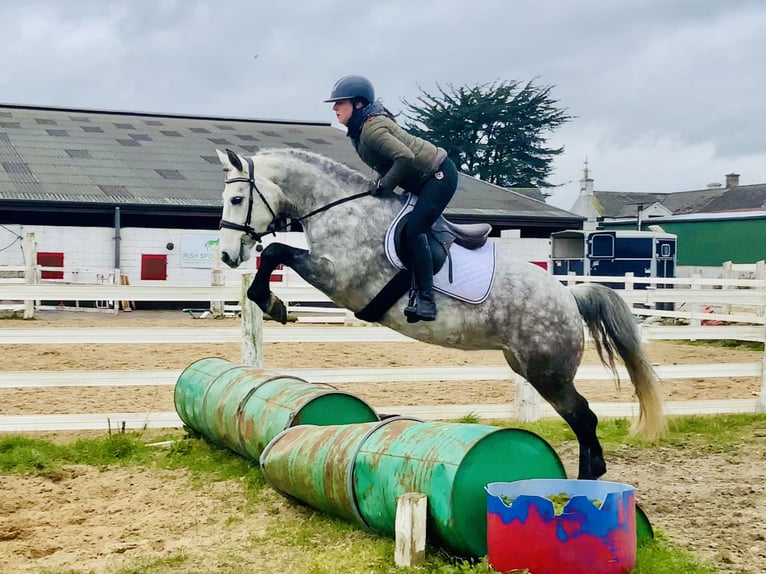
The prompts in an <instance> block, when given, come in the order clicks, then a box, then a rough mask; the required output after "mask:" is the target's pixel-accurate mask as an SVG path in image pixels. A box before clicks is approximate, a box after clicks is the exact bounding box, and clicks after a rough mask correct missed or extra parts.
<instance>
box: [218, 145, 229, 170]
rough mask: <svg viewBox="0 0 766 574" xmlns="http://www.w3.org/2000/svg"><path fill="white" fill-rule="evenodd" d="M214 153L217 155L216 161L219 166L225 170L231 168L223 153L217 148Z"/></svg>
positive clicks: (227, 158)
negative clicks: (219, 163) (218, 162)
mask: <svg viewBox="0 0 766 574" xmlns="http://www.w3.org/2000/svg"><path fill="white" fill-rule="evenodd" d="M215 153H216V154H217V155H218V161H220V162H221V165H222V166H223V167H225V168H227V167H231V162H230V161H229V157H228V156H227V155H226V154H225V153H223V152H222V151H221V150H219V149H218V148H215Z"/></svg>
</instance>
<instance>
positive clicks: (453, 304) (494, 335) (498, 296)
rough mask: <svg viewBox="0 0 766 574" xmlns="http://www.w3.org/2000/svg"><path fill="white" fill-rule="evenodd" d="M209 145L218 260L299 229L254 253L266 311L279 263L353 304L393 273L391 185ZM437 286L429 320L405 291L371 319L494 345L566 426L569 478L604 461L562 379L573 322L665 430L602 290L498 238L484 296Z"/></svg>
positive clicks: (329, 165)
mask: <svg viewBox="0 0 766 574" xmlns="http://www.w3.org/2000/svg"><path fill="white" fill-rule="evenodd" d="M216 151H217V152H218V156H219V158H220V161H221V163H222V165H223V166H224V170H225V171H226V172H227V174H226V182H225V187H224V190H223V216H222V221H221V231H220V250H221V259H222V260H223V262H224V263H226V264H227V265H229V266H230V267H237V266H238V265H240V264H241V263H242V262H243V261H246V260H247V259H248V258H249V257H250V254H251V249H252V247H253V246H254V245H255V244H256V243H257V242H260V240H261V238H262V237H263V236H265V235H266V234H268V233H269V232H271V231H273V230H274V222H275V221H277V220H279V219H280V218H291V219H292V220H300V222H301V224H302V226H303V229H304V232H305V234H306V240H307V242H308V246H309V249H308V250H305V249H298V248H294V247H290V246H287V245H284V244H282V243H276V242H275V243H271V244H270V245H268V246H267V247H266V249H265V250H264V251H263V252H262V254H261V266H260V268H259V270H258V272H257V273H256V276H255V278H254V280H253V283H252V285H251V287H250V289H249V291H248V297H249V298H250V299H251V300H253V301H254V302H255V303H256V304H258V306H259V307H260V308H261V309H262V310H263V311H264V312H265V313H267V314H269V315H270V316H272V317H273V318H275V319H277V320H279V321H281V322H285V321H286V318H287V312H286V308H285V305H284V303H283V302H282V301H281V300H279V298H277V297H276V296H275V295H274V294H273V293H272V292H271V291H270V289H269V275H270V274H271V272H272V271H273V270H274V269H275V267H276V266H277V265H279V264H284V265H287V266H289V267H291V268H292V269H294V270H295V271H296V272H297V273H298V275H300V276H301V277H302V278H303V279H305V280H306V281H307V282H308V283H310V284H311V285H313V286H314V287H316V288H317V289H319V290H320V291H322V292H323V293H325V294H326V295H327V296H328V297H329V298H330V299H332V301H334V302H335V303H337V304H338V305H340V306H341V307H345V308H346V309H350V310H352V311H355V312H358V311H360V310H361V309H363V308H364V307H365V306H366V305H367V304H368V303H369V302H370V300H371V299H373V298H374V297H375V295H376V294H378V293H379V292H380V290H381V289H382V288H383V287H384V286H385V285H386V284H387V283H388V282H389V280H391V278H392V277H393V276H394V275H395V273H396V272H397V270H396V269H394V267H393V266H392V265H391V264H390V263H389V261H388V259H387V258H386V254H385V252H384V244H383V239H384V236H385V234H386V231H387V228H388V227H389V225H390V224H391V222H392V221H393V220H394V218H395V217H396V216H397V214H398V213H399V212H400V210H401V209H402V205H403V204H402V201H401V199H400V198H399V197H398V196H396V195H395V194H390V195H387V196H383V197H372V196H370V195H369V194H367V193H365V191H366V190H367V189H368V187H367V186H368V180H367V179H366V178H365V177H364V176H363V175H362V174H360V173H359V172H356V171H354V170H352V169H350V168H348V167H346V166H344V165H342V164H340V163H337V162H335V161H333V160H331V159H328V158H326V157H323V156H320V155H317V154H314V153H309V152H306V151H302V150H294V149H275V150H265V151H262V152H259V153H258V154H256V155H254V156H251V157H245V156H240V155H238V154H236V153H234V152H232V151H230V150H226V152H225V153H224V152H221V151H220V150H216ZM436 297H437V303H438V308H439V314H438V317H437V319H436V321H433V322H418V323H408V322H407V320H406V317H405V316H404V315H403V313H402V309H403V307H404V306H405V305H406V296H405V297H402V298H401V300H400V301H398V302H397V303H396V304H395V305H393V307H391V308H390V309H389V310H388V311H387V312H385V313H384V314H383V316H382V317H381V318H380V319H379V322H380V323H381V324H383V325H385V326H387V327H390V328H391V329H394V330H396V331H399V332H400V333H403V334H405V335H407V336H409V337H412V338H414V339H417V340H420V341H425V342H428V343H435V344H437V345H443V346H446V347H454V348H458V349H497V350H500V351H502V352H503V354H504V355H505V359H506V360H507V362H508V365H509V366H510V367H511V369H513V370H514V371H515V372H517V373H519V374H520V375H521V376H523V377H524V378H525V379H526V380H527V381H529V382H530V383H531V384H532V386H534V388H535V389H536V390H537V391H538V392H539V393H540V395H541V396H542V397H543V398H544V399H545V400H547V401H548V402H549V403H550V404H551V405H552V406H553V408H554V409H555V410H556V412H558V413H559V414H560V415H561V416H562V417H563V418H564V420H565V421H566V422H567V423H568V424H569V426H570V427H571V428H572V430H573V431H574V433H575V435H576V436H577V440H578V443H579V447H580V456H579V474H578V476H579V477H580V478H583V479H596V478H598V477H600V476H602V475H603V474H604V473H605V472H606V463H605V461H604V457H603V452H602V449H601V444H600V443H599V440H598V437H597V435H596V425H597V423H598V419H597V417H596V415H595V414H594V413H593V412H592V411H591V410H590V408H589V406H588V402H587V400H586V399H585V398H584V397H583V396H582V395H580V394H579V393H578V392H577V390H576V389H575V387H574V383H573V380H574V376H575V372H576V371H577V367H578V365H579V364H580V360H581V358H582V354H583V347H584V332H583V321H584V322H585V324H586V325H587V327H588V329H589V332H590V333H591V335H592V338H593V340H594V341H595V344H596V348H597V351H598V354H599V356H600V358H601V361H602V362H603V363H604V364H605V365H607V366H609V367H610V368H611V369H612V371H613V372H615V374H616V371H615V351H616V352H617V354H619V356H620V358H621V359H622V361H623V362H624V363H625V366H626V369H627V371H628V373H629V374H630V379H631V381H632V383H633V386H634V387H635V392H636V395H637V397H638V400H639V403H640V415H639V417H638V421H637V423H636V424H635V425H634V430H635V431H637V432H638V433H639V434H640V435H642V436H643V437H646V438H648V439H655V438H656V437H658V436H659V435H660V434H661V432H662V430H663V429H664V417H663V412H662V400H661V398H660V393H659V391H658V386H657V380H656V376H655V374H654V371H653V369H652V367H651V365H650V363H649V361H648V358H647V356H646V355H645V353H644V351H643V350H642V347H641V341H640V337H639V334H638V330H637V327H636V324H635V322H634V319H633V315H632V314H631V312H630V309H629V308H628V306H627V305H626V304H625V302H624V301H623V300H622V299H621V298H620V296H619V295H618V294H617V293H616V292H614V291H613V290H612V289H610V288H608V287H604V286H601V285H596V284H580V285H574V286H570V287H566V286H563V285H562V284H561V283H560V282H559V281H558V280H557V279H555V278H554V277H553V276H551V275H550V274H548V273H547V272H546V271H545V270H543V269H541V268H540V267H538V266H536V265H534V264H532V263H529V262H527V261H524V260H521V259H517V258H515V257H514V256H513V254H511V253H508V252H507V250H502V249H498V250H497V255H496V271H495V277H494V281H493V283H492V287H491V291H490V293H489V295H488V297H487V298H486V300H485V301H484V302H483V303H480V304H470V303H466V302H463V301H460V300H457V299H454V298H451V297H448V296H446V295H444V294H441V293H437V294H436ZM618 381H619V379H618Z"/></svg>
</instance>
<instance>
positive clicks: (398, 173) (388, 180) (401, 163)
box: [378, 157, 410, 192]
mask: <svg viewBox="0 0 766 574" xmlns="http://www.w3.org/2000/svg"><path fill="white" fill-rule="evenodd" d="M409 165H410V160H409V158H405V157H400V158H397V159H396V160H394V163H392V164H391V167H390V168H389V169H388V171H387V172H386V173H385V175H384V176H383V177H381V178H380V181H379V183H378V187H380V188H382V189H383V191H384V192H386V191H394V189H396V186H397V185H399V184H400V183H401V182H402V180H403V179H404V176H405V175H407V168H408V167H409Z"/></svg>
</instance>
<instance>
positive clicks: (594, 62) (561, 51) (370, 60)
mask: <svg viewBox="0 0 766 574" xmlns="http://www.w3.org/2000/svg"><path fill="white" fill-rule="evenodd" d="M0 22H2V24H3V26H2V27H3V38H2V42H0V102H3V103H14V104H33V105H50V106H64V107H77V108H88V109H120V110H129V111H144V112H160V113H189V114H200V115H217V116H233V117H248V118H263V119H294V120H311V121H326V122H331V121H334V115H333V114H332V111H331V109H330V105H329V104H324V103H322V100H323V99H324V98H326V97H327V96H328V94H329V91H330V89H331V87H332V85H333V83H334V82H335V80H336V79H337V78H338V77H340V76H342V75H345V74H350V73H355V74H363V75H366V76H368V77H369V78H370V79H371V80H372V82H373V83H374V84H375V86H376V89H377V92H378V95H379V96H380V97H381V98H382V99H383V102H384V104H386V105H387V106H388V107H389V108H390V109H392V110H393V111H401V110H402V109H403V107H404V106H403V104H402V99H403V98H405V99H407V100H409V101H414V100H415V99H416V98H417V96H418V95H419V93H420V89H421V88H422V89H424V90H425V91H426V92H428V93H435V92H436V85H437V84H441V85H443V86H446V85H449V84H452V85H454V86H461V85H467V86H475V85H477V84H483V83H487V82H492V81H494V80H498V79H499V80H520V81H524V82H525V81H527V80H531V79H536V80H535V81H536V82H537V83H538V84H540V85H553V86H555V87H554V89H553V94H552V95H553V97H554V98H556V99H557V100H559V102H560V105H561V106H562V107H565V108H567V110H568V112H569V113H570V114H571V115H573V116H576V117H575V119H574V120H573V121H572V122H570V123H569V124H567V125H566V126H564V127H562V128H559V130H557V131H556V132H555V133H553V134H550V140H549V143H550V145H551V146H559V145H563V146H564V148H565V153H564V154H563V155H562V156H560V157H559V158H558V159H557V160H556V163H555V172H554V173H553V175H552V177H551V178H550V181H551V182H552V183H555V184H561V187H560V188H559V189H558V190H557V191H555V192H554V196H553V197H552V198H551V199H550V200H549V201H550V202H551V203H553V204H554V205H557V206H559V207H563V208H565V209H568V208H569V207H571V205H572V203H573V202H574V200H575V199H576V196H577V193H578V190H579V179H580V178H581V177H582V168H583V162H584V160H585V158H586V157H587V158H588V161H589V164H590V169H591V175H592V177H593V178H594V180H595V188H596V189H597V190H615V191H656V192H670V191H681V190H690V189H700V188H703V187H705V186H706V185H707V184H708V183H712V182H719V183H723V182H724V175H725V174H727V173H730V172H737V173H739V174H741V178H740V182H741V183H742V184H743V185H745V184H753V183H766V106H765V105H764V102H765V101H766V64H765V63H764V60H765V59H766V33H764V31H765V30H766V2H764V1H762V0H641V1H638V0H634V1H632V2H628V1H616V0H545V1H541V0H471V1H466V0H438V1H434V0H418V1H415V0H393V1H385V0H379V1H376V2H369V3H366V2H349V1H348V0H280V1H279V2H277V1H268V2H267V1H265V0H231V1H229V0H216V1H201V0H132V1H128V0H125V1H109V0H0Z"/></svg>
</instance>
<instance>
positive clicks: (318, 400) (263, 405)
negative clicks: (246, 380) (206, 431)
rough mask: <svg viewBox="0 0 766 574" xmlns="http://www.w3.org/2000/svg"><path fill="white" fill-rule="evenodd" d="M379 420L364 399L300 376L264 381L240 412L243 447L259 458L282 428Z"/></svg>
mask: <svg viewBox="0 0 766 574" xmlns="http://www.w3.org/2000/svg"><path fill="white" fill-rule="evenodd" d="M377 420H378V415H377V413H376V412H375V409H373V408H372V407H371V406H370V405H368V404H367V403H366V402H364V401H363V400H362V399H360V398H358V397H356V396H354V395H351V394H348V393H344V392H340V391H337V390H335V389H334V388H333V387H331V386H329V385H316V384H311V383H307V382H305V381H303V380H301V379H292V380H291V381H288V382H286V381H284V380H282V379H280V380H274V381H269V382H267V383H264V384H263V385H261V386H260V387H258V389H257V390H256V391H255V392H254V393H253V394H252V396H250V397H249V398H248V400H247V402H246V403H244V404H243V405H242V408H241V411H240V413H239V428H240V434H241V436H242V437H243V439H244V440H243V441H242V448H243V449H244V451H245V455H246V456H248V457H251V458H253V459H254V460H258V459H259V457H260V456H261V453H262V452H263V449H264V448H266V445H267V444H268V443H269V442H270V441H271V440H272V439H273V438H274V437H276V436H277V435H278V434H279V433H281V432H282V431H283V430H285V429H287V428H289V427H292V426H296V425H317V426H327V425H348V424H352V423H366V422H374V421H377Z"/></svg>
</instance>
